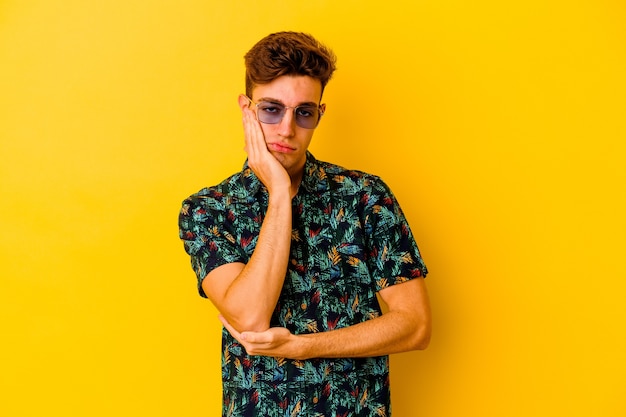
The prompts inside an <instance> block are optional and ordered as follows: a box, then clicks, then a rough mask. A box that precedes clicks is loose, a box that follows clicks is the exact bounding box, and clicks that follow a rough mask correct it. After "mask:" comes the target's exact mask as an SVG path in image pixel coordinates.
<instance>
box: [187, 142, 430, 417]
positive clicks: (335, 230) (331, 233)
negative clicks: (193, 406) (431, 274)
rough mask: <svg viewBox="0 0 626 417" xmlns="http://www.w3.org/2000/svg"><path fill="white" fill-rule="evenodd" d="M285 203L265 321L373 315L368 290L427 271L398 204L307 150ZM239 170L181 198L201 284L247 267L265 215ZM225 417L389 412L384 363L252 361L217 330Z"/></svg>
mask: <svg viewBox="0 0 626 417" xmlns="http://www.w3.org/2000/svg"><path fill="white" fill-rule="evenodd" d="M304 169H305V171H304V176H303V180H302V183H301V185H300V189H299V191H298V194H297V195H296V196H295V197H294V198H293V200H292V206H293V216H292V221H293V228H292V235H291V254H290V260H289V265H288V270H287V275H286V277H285V281H284V285H283V289H282V293H281V295H280V298H279V301H278V304H277V305H276V309H275V311H274V314H273V317H272V320H271V325H272V326H282V327H286V328H287V329H289V330H290V331H291V332H292V333H294V334H305V333H313V332H325V331H330V330H333V329H339V328H342V327H347V326H351V325H354V324H356V323H360V322H363V321H366V320H370V319H373V318H375V317H378V316H379V315H381V314H382V313H381V309H380V306H379V304H378V300H377V298H376V293H377V292H378V291H379V290H381V289H383V288H385V287H388V286H390V285H395V284H399V283H402V282H405V281H408V280H410V279H414V278H423V277H425V276H426V274H427V272H428V271H427V269H426V266H425V265H424V262H423V261H422V258H421V257H420V253H419V250H418V248H417V245H416V243H415V240H414V239H413V236H412V233H411V230H410V229H409V226H408V224H407V222H406V219H405V217H404V214H403V213H402V210H401V209H400V207H399V205H398V203H397V201H396V199H395V197H394V196H393V194H392V193H391V191H390V190H389V188H388V187H387V186H386V185H385V183H384V182H383V181H382V180H381V179H380V178H378V177H376V176H374V175H370V174H366V173H363V172H360V171H353V170H346V169H344V168H341V167H339V166H337V165H333V164H329V163H326V162H321V161H317V160H316V159H315V158H314V157H313V155H311V154H310V153H308V154H307V161H306V164H305V168H304ZM267 205H268V194H267V190H266V189H265V187H264V186H263V184H262V183H261V182H260V180H259V179H258V178H257V177H256V175H255V174H254V173H253V172H252V170H251V169H250V168H249V167H248V165H247V163H246V164H245V165H244V168H243V170H242V171H241V172H239V173H237V174H234V175H232V176H231V177H229V178H227V179H226V180H224V181H223V182H222V183H220V184H219V185H217V186H214V187H210V188H205V189H203V190H201V191H200V192H198V193H196V194H194V195H192V196H190V197H189V198H188V199H186V200H185V201H184V202H183V205H182V209H181V212H180V216H179V226H180V238H181V239H182V240H183V243H184V247H185V250H186V251H187V253H188V254H189V255H190V256H191V265H192V267H193V269H194V271H195V273H196V275H197V278H198V291H199V292H200V295H201V296H203V297H206V295H205V294H204V291H203V290H202V286H201V283H202V280H203V278H204V277H205V276H206V275H207V273H209V272H210V271H211V270H213V269H214V268H216V267H218V266H220V265H223V264H226V263H230V262H243V263H246V262H248V260H249V259H250V256H251V255H252V252H253V251H254V248H255V246H256V243H257V239H258V236H259V230H260V228H261V225H262V223H263V218H264V215H265V213H266V210H267ZM222 381H223V409H222V410H223V411H222V415H223V416H263V417H274V416H316V417H321V416H325V417H331V416H332V417H335V416H342V417H348V416H350V417H356V416H377V417H380V416H387V417H388V416H390V413H391V409H390V392H389V360H388V357H387V356H380V357H370V358H337V359H311V360H292V359H287V358H273V357H266V356H249V355H248V354H247V353H246V351H245V349H244V348H243V347H242V346H241V345H240V344H239V343H238V342H237V340H235V339H234V338H233V337H232V336H231V335H230V334H229V333H228V331H226V330H225V329H224V330H223V333H222Z"/></svg>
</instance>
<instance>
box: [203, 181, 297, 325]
mask: <svg viewBox="0 0 626 417" xmlns="http://www.w3.org/2000/svg"><path fill="white" fill-rule="evenodd" d="M290 244H291V198H290V196H289V195H288V194H285V195H279V194H278V193H277V194H276V195H274V196H271V197H270V203H269V205H268V209H267V212H266V215H265V219H264V220H263V225H262V226H261V230H260V233H259V238H258V241H257V244H256V248H255V249H254V253H253V254H252V257H251V258H250V260H249V262H248V263H247V264H246V265H245V266H244V267H243V269H242V270H241V271H240V272H239V274H238V275H237V276H236V277H235V278H234V279H233V280H232V282H231V283H230V285H229V286H228V287H227V288H226V289H225V291H224V293H223V295H222V296H221V297H219V298H220V299H219V300H213V301H214V303H215V304H216V307H217V308H218V310H220V313H221V314H222V315H224V316H225V317H227V318H228V320H229V321H230V322H231V323H232V324H233V326H235V327H236V328H239V329H246V330H254V331H263V330H266V329H267V328H268V327H269V323H270V319H271V316H272V313H273V312H274V309H275V307H276V303H277V300H278V297H279V296H280V292H281V290H282V286H283V281H284V279H285V274H286V273H287V263H288V261H289V248H290Z"/></svg>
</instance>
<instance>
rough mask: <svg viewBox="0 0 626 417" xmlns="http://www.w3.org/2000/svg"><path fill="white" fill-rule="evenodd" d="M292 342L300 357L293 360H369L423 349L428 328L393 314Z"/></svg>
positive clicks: (405, 315)
mask: <svg viewBox="0 0 626 417" xmlns="http://www.w3.org/2000/svg"><path fill="white" fill-rule="evenodd" d="M293 338H294V339H293V343H294V345H293V356H300V357H296V358H294V359H310V358H343V357H371V356H381V355H389V354H392V353H399V352H407V351H410V350H416V349H425V348H426V347H427V346H428V343H429V340H430V325H429V324H428V323H427V322H426V321H425V320H419V319H416V318H415V317H410V316H409V314H408V313H405V312H398V311H394V312H389V313H387V314H384V315H382V316H380V317H377V318H375V319H372V320H369V321H366V322H363V323H359V324H356V325H353V326H350V327H345V328H343V329H337V330H332V331H329V332H322V333H312V334H305V335H298V336H293ZM288 356H290V355H288Z"/></svg>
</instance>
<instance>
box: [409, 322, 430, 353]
mask: <svg viewBox="0 0 626 417" xmlns="http://www.w3.org/2000/svg"><path fill="white" fill-rule="evenodd" d="M430 335H431V327H430V324H429V323H428V324H422V325H421V326H418V328H417V329H416V331H415V332H414V333H413V338H412V343H411V350H424V349H426V348H427V347H428V345H429V344H430Z"/></svg>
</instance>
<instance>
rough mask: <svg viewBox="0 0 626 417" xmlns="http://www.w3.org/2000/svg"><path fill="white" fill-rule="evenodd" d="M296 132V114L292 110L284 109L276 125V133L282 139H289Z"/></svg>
mask: <svg viewBox="0 0 626 417" xmlns="http://www.w3.org/2000/svg"><path fill="white" fill-rule="evenodd" d="M295 131H296V114H295V111H294V109H291V108H287V109H285V114H284V115H283V118H282V119H281V121H280V124H279V125H278V133H279V134H280V135H281V136H284V137H291V136H293V135H294V134H295Z"/></svg>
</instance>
